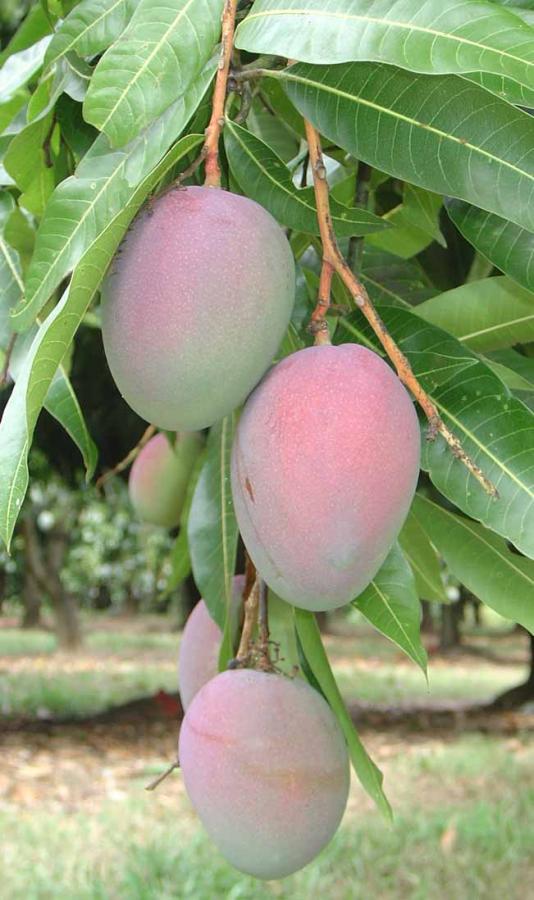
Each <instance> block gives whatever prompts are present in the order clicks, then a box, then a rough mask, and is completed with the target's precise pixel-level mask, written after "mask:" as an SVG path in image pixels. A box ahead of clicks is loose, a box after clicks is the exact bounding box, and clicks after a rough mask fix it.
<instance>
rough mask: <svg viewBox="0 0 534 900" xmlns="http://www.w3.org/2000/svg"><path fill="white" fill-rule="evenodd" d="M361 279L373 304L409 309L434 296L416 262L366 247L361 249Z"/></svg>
mask: <svg viewBox="0 0 534 900" xmlns="http://www.w3.org/2000/svg"><path fill="white" fill-rule="evenodd" d="M360 277H361V280H362V281H363V283H364V284H365V287H366V288H367V291H368V292H369V295H370V296H371V297H372V299H373V300H374V302H375V303H385V304H388V305H391V306H412V305H413V304H414V303H420V302H421V301H422V300H427V299H428V298H429V297H432V296H433V294H435V293H436V289H435V288H434V287H432V285H431V284H430V282H429V280H428V278H427V276H426V274H425V272H424V271H423V269H422V268H421V266H420V265H419V264H418V263H417V262H415V261H408V260H400V259H399V258H398V257H395V256H392V255H391V254H390V253H385V252H382V251H379V250H376V249H374V248H373V247H371V246H369V245H366V246H364V251H363V259H362V271H361V273H360Z"/></svg>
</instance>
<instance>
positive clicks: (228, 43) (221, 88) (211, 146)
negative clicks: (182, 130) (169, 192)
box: [204, 0, 237, 188]
mask: <svg viewBox="0 0 534 900" xmlns="http://www.w3.org/2000/svg"><path fill="white" fill-rule="evenodd" d="M236 10H237V0H226V2H225V4H224V9H223V14H222V37H221V41H222V43H221V55H220V57H219V67H218V70H217V77H216V79H215V88H214V91H213V100H212V108H211V118H210V121H209V125H208V127H207V128H206V140H205V141H204V156H205V159H206V169H205V174H206V177H205V180H204V184H205V185H206V186H207V187H216V188H218V187H220V186H221V169H220V166H219V138H220V135H221V129H222V127H223V125H224V103H225V100H226V86H227V82H228V72H229V71H230V61H231V59H232V47H233V43H234V29H235V15H236Z"/></svg>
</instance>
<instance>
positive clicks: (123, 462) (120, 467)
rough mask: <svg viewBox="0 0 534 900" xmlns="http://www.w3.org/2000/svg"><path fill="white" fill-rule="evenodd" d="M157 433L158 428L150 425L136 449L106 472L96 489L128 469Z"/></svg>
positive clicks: (98, 481)
mask: <svg viewBox="0 0 534 900" xmlns="http://www.w3.org/2000/svg"><path fill="white" fill-rule="evenodd" d="M155 433H156V428H155V426H154V425H149V426H148V428H146V429H145V431H144V432H143V434H142V435H141V439H140V440H139V441H138V442H137V444H136V445H135V447H132V449H131V450H130V452H129V453H127V454H126V456H125V457H124V459H121V461H120V462H118V463H117V465H116V466H114V467H113V468H112V469H110V470H109V472H104V474H103V475H101V476H100V478H98V479H97V481H96V487H97V488H102V487H103V486H104V485H105V484H106V482H107V481H109V479H110V478H113V477H114V476H115V475H118V474H119V472H123V471H124V469H127V468H128V466H129V465H130V463H132V462H133V461H134V459H135V458H136V456H138V455H139V453H140V451H141V450H142V449H143V447H144V446H145V444H148V442H149V440H150V438H151V437H153V435H154V434H155Z"/></svg>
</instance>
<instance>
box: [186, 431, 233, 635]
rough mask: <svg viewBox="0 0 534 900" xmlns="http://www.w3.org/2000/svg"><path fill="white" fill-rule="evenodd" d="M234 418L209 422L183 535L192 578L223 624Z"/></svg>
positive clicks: (229, 563) (229, 565)
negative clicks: (210, 426)
mask: <svg viewBox="0 0 534 900" xmlns="http://www.w3.org/2000/svg"><path fill="white" fill-rule="evenodd" d="M236 422H237V418H236V414H235V413H233V414H232V415H231V416H226V417H225V418H224V419H223V420H222V421H221V422H219V423H218V424H217V425H214V426H213V427H212V429H211V431H210V435H209V438H208V448H207V456H206V462H205V463H204V466H203V469H202V472H201V473H200V478H199V479H198V482H197V486H196V488H195V493H194V495H193V502H192V504H191V511H190V513H189V520H188V523H187V533H188V539H189V553H190V556H191V563H192V567H193V576H194V579H195V582H196V585H197V587H198V589H199V591H200V594H201V595H202V597H203V598H204V601H205V603H206V606H207V607H208V609H209V611H210V614H211V616H212V618H213V619H214V620H215V621H216V622H217V624H218V625H219V627H220V628H221V629H222V628H224V622H225V615H226V610H227V609H229V608H230V602H231V597H232V579H233V577H234V571H235V561H236V553H237V538H238V528H237V522H236V518H235V514H234V505H233V501H232V491H231V488H230V455H231V451H232V442H233V438H234V431H235V426H236Z"/></svg>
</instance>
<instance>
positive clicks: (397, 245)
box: [367, 184, 445, 259]
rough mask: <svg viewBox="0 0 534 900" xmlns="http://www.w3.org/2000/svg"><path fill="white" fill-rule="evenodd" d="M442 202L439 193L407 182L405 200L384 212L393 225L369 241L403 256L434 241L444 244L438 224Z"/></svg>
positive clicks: (413, 254) (416, 251) (379, 247)
mask: <svg viewBox="0 0 534 900" xmlns="http://www.w3.org/2000/svg"><path fill="white" fill-rule="evenodd" d="M442 203H443V201H442V198H441V197H440V196H439V195H438V194H432V193H431V192H430V191H425V190H423V189H422V188H418V187H416V186H415V185H413V184H406V185H405V187H404V196H403V202H402V203H401V204H399V206H397V207H394V208H393V209H392V210H390V211H389V212H387V213H386V214H385V215H384V219H386V221H388V222H389V223H390V225H392V226H393V228H391V229H390V231H386V232H385V233H384V234H373V235H371V236H370V237H369V238H368V240H367V243H368V244H371V245H372V246H374V247H377V248H378V249H380V250H384V251H385V252H390V253H393V254H395V255H396V256H400V257H402V258H403V259H409V258H410V257H411V256H415V255H416V254H417V253H420V252H421V251H422V250H424V249H425V247H428V245H429V244H430V243H431V242H432V241H437V242H438V243H439V244H441V245H442V246H445V241H444V239H443V235H442V234H441V231H440V229H439V224H438V218H439V211H440V209H441V206H442Z"/></svg>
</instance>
